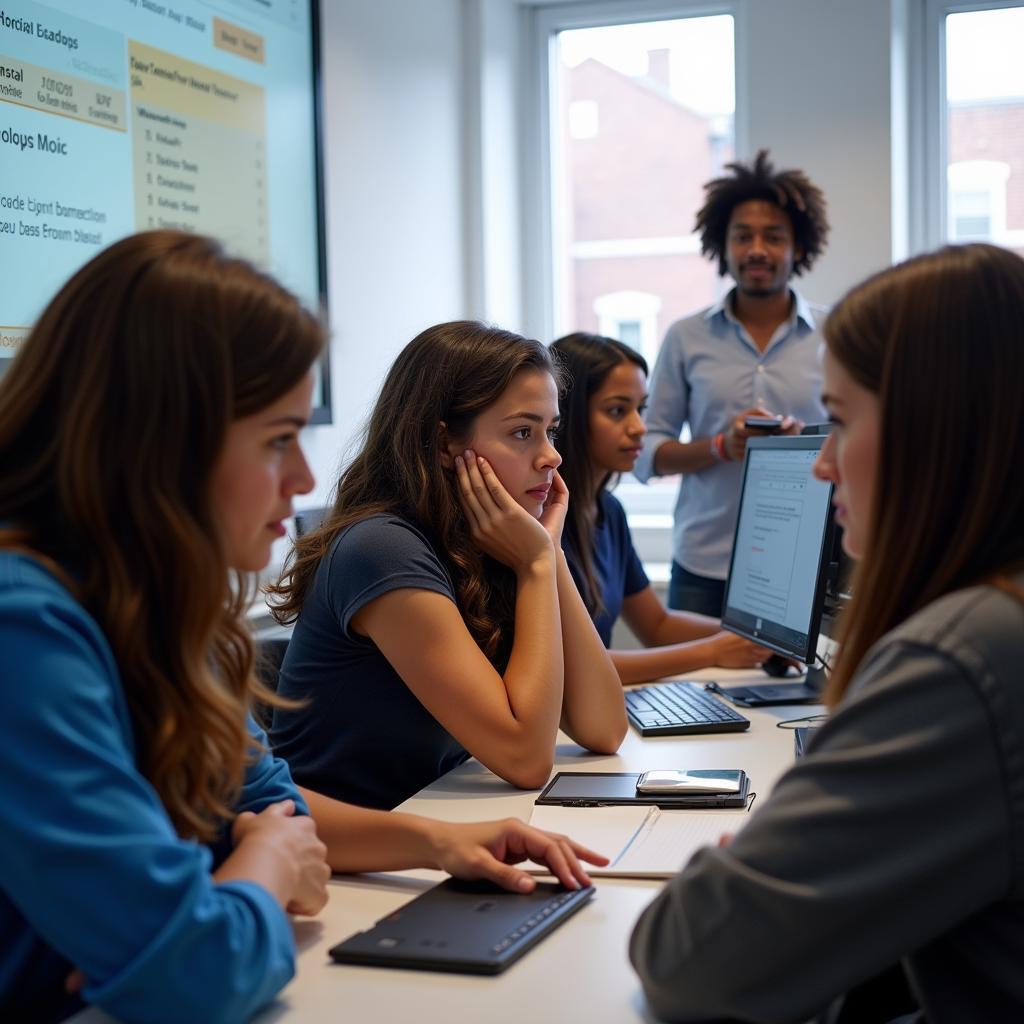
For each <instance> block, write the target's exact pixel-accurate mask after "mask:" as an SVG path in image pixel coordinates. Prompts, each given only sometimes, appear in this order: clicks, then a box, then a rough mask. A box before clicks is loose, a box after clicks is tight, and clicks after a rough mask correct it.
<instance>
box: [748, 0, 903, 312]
mask: <svg viewBox="0 0 1024 1024" xmlns="http://www.w3.org/2000/svg"><path fill="white" fill-rule="evenodd" d="M891 6H892V5H891V0H858V2H857V3H850V2H849V0H753V2H751V0H747V3H746V5H745V10H744V17H743V25H744V29H745V31H744V38H743V40H742V43H741V45H742V46H743V48H744V51H745V52H744V53H743V54H741V55H740V57H741V60H740V61H738V62H737V67H738V69H739V74H738V77H739V79H740V82H739V85H740V89H739V91H738V92H737V105H739V104H741V103H743V102H744V100H745V101H746V109H747V116H746V125H747V131H748V155H749V154H753V153H754V152H756V151H757V150H758V149H759V148H760V147H762V146H767V147H769V148H770V149H771V151H772V157H773V158H774V160H775V162H776V166H785V167H800V168H803V169H804V170H806V171H807V173H808V174H809V176H810V177H811V179H812V180H813V181H814V182H815V183H817V184H818V185H820V186H821V187H822V189H823V190H824V192H825V196H826V198H827V200H828V204H829V214H830V217H829V219H830V221H831V224H832V232H831V236H830V239H829V246H828V249H827V251H826V253H825V254H824V255H823V256H822V257H821V259H820V261H819V263H818V265H817V266H816V267H815V269H814V270H813V271H812V272H811V273H809V274H807V275H805V277H804V278H803V279H802V281H801V282H800V287H801V289H802V290H803V291H804V292H805V293H806V294H807V296H808V297H809V298H811V299H813V300H815V301H818V302H822V303H831V302H834V301H835V300H836V299H837V298H839V296H840V295H842V293H843V292H844V291H845V290H846V289H847V288H848V287H849V286H850V285H851V284H853V283H855V282H856V281H857V280H859V279H860V278H862V277H864V276H866V275H867V274H869V273H872V272H873V271H875V270H879V269H881V268H882V267H884V266H887V265H888V264H889V263H890V262H891V260H892V252H893V230H892V209H893V201H892V187H891V179H892V162H893V152H892V145H893V139H892V135H893V124H892V112H891V103H890V95H891V88H892V85H891V78H890V70H889V69H890V47H891V42H890V41H891V35H892V16H891V11H890V8H891ZM743 58H745V59H743Z"/></svg>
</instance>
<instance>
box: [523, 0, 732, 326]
mask: <svg viewBox="0 0 1024 1024" xmlns="http://www.w3.org/2000/svg"><path fill="white" fill-rule="evenodd" d="M746 2H747V0H584V2H576V3H574V2H567V3H553V4H543V5H538V6H533V7H531V9H530V14H529V22H528V29H527V39H528V57H529V59H528V61H527V67H528V75H529V88H528V90H527V92H528V102H527V104H526V106H525V111H524V139H525V145H524V147H523V152H524V153H525V154H527V156H526V158H525V166H524V168H523V188H524V200H525V202H524V209H525V210H527V211H529V213H528V214H527V216H526V217H525V219H524V224H523V239H524V243H525V244H524V252H528V253H530V254H531V257H530V259H527V260H524V266H523V281H524V286H525V288H524V294H525V299H526V301H525V307H526V308H525V311H524V312H525V321H526V323H527V324H529V325H530V330H531V332H532V333H533V334H534V335H535V336H536V337H540V338H554V337H555V333H554V332H555V324H556V323H558V322H560V320H561V318H560V316H559V315H558V314H559V312H560V310H559V309H557V308H556V306H557V304H558V303H559V302H560V301H561V300H562V295H560V294H559V291H560V290H559V289H556V288H555V268H556V267H557V265H558V264H557V259H556V254H557V253H558V252H559V251H560V249H561V245H562V238H561V235H560V232H559V225H558V224H557V223H556V222H555V217H554V210H555V205H554V204H555V199H556V197H555V183H556V182H557V181H558V180H559V177H560V174H559V173H556V171H560V168H556V167H555V166H554V165H555V161H556V160H557V158H558V154H557V153H556V151H555V147H554V146H553V145H552V134H551V129H552V123H551V110H552V107H553V101H554V99H555V98H556V97H555V95H554V94H553V91H552V78H553V76H552V73H551V72H552V67H553V62H554V60H555V56H556V51H555V44H556V36H557V35H558V33H559V32H564V31H567V30H571V29H585V28H599V27H602V26H612V25H631V24H634V23H637V22H642V21H672V20H675V19H682V18H701V17H710V16H716V15H729V16H731V17H732V19H733V47H734V60H735V69H736V71H735V75H736V80H735V91H736V111H735V113H734V115H733V137H734V145H735V151H736V152H737V153H745V152H746V151H747V149H748V148H749V137H750V133H749V128H748V124H747V119H746V118H747V112H746V109H745V104H742V103H741V101H740V97H741V96H745V95H746V60H745V59H744V57H745V54H746V48H745V46H746V32H745V29H746V18H745V7H746Z"/></svg>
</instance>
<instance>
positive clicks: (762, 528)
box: [722, 435, 832, 664]
mask: <svg viewBox="0 0 1024 1024" xmlns="http://www.w3.org/2000/svg"><path fill="white" fill-rule="evenodd" d="M824 441H825V437H824V436H823V435H818V436H801V437H763V438H752V439H751V440H750V441H748V442H747V454H746V457H745V460H744V466H743V482H742V485H741V491H740V504H739V514H738V516H737V519H736V534H735V537H734V540H733V548H732V559H731V561H730V565H729V578H728V580H727V581H726V588H725V607H724V610H723V614H722V625H723V626H724V627H726V628H727V629H730V630H732V631H733V632H734V633H739V634H740V635H741V636H745V637H749V638H750V639H751V640H756V641H757V642H758V643H761V644H763V645H764V646H765V647H770V648H771V649H772V650H775V651H778V652H779V653H781V654H785V655H788V656H789V657H792V658H796V659H799V660H800V661H803V662H806V663H807V664H811V663H812V662H813V661H814V656H815V652H816V648H817V641H818V627H819V624H820V622H821V613H822V607H823V602H824V595H825V584H826V580H827V577H828V574H829V566H830V560H831V554H832V485H831V484H829V483H824V482H822V481H820V480H817V479H815V477H814V475H813V474H812V472H811V467H812V466H813V465H814V460H815V459H816V458H817V455H818V451H819V450H820V448H821V445H822V443H823V442H824Z"/></svg>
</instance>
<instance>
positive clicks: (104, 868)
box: [0, 551, 305, 1021]
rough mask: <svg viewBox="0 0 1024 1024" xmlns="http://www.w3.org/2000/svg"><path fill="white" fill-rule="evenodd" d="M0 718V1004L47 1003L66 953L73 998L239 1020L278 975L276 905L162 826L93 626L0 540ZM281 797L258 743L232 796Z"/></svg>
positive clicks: (32, 1006) (280, 768)
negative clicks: (222, 876)
mask: <svg viewBox="0 0 1024 1024" xmlns="http://www.w3.org/2000/svg"><path fill="white" fill-rule="evenodd" d="M0 730H2V742H0V1018H2V1017H5V1015H6V1014H7V1013H12V1015H14V1016H17V1015H19V1014H20V1015H22V1016H29V1017H30V1019H45V1017H46V1016H47V1015H48V1014H49V1015H50V1016H59V1015H60V1014H61V1012H62V1010H61V1008H60V1006H59V1004H60V1002H61V1000H62V995H61V993H62V986H63V981H64V978H65V976H66V975H67V973H68V972H69V971H70V969H71V968H72V967H77V968H78V969H80V970H81V971H82V972H83V973H84V975H85V978H86V982H85V986H84V988H83V990H82V997H83V998H84V999H85V1000H86V1001H87V1002H89V1003H92V1004H96V1005H98V1006H100V1007H102V1008H103V1009H105V1010H106V1011H108V1012H109V1013H111V1014H113V1015H114V1016H115V1017H118V1018H120V1019H124V1020H131V1021H182V1020H206V1021H237V1020H244V1019H246V1018H248V1017H249V1016H250V1015H251V1014H252V1013H253V1012H254V1011H255V1010H257V1009H258V1008H259V1007H260V1006H262V1005H264V1004H265V1003H267V1002H268V1001H269V1000H270V999H272V998H273V996H274V995H275V994H276V993H277V992H278V991H279V990H280V989H281V988H282V986H284V985H285V984H286V983H287V982H288V981H289V979H290V978H291V977H292V975H293V973H294V957H295V947H294V939H293V935H292V929H291V925H290V923H289V921H288V918H287V915H286V914H285V913H284V911H283V910H282V909H281V908H280V907H279V906H278V904H277V902H276V901H275V900H274V898H273V897H272V896H271V895H270V893H269V892H268V891H267V890H266V889H264V888H263V887H262V886H260V885H257V884H255V883H252V882H245V881H233V882H227V883H223V884H215V883H214V881H213V879H212V878H211V874H210V871H211V866H212V861H213V857H212V854H211V852H210V850H209V849H207V847H205V846H203V845H202V844H200V843H197V842H192V841H187V840H183V839H181V838H179V837H178V836H177V835H176V833H175V831H174V828H173V826H172V824H171V821H170V819H169V818H168V816H167V813H166V812H165V810H164V808H163V806H162V804H161V802H160V800H159V798H158V797H157V794H156V792H155V790H154V789H153V787H152V786H151V785H150V784H149V782H148V781H147V780H146V779H145V778H144V777H143V776H142V775H141V773H140V772H139V770H138V767H137V766H136V755H135V744H134V738H133V733H132V727H131V721H130V718H129V714H128V706H127V703H126V700H125V696H124V691H123V688H122V685H121V681H120V675H119V673H118V668H117V665H116V664H115V662H114V659H113V655H112V653H111V650H110V647H109V645H108V644H107V641H106V639H105V637H104V635H103V633H102V632H101V630H100V629H99V626H98V625H97V624H96V622H95V621H94V620H93V619H92V618H91V617H90V616H89V615H88V614H87V613H86V611H85V610H84V609H83V608H82V607H81V605H80V604H78V603H77V602H76V601H75V599H74V598H73V597H72V596H71V594H70V593H69V592H68V591H67V590H66V589H65V588H64V587H63V586H62V585H61V584H60V583H59V582H58V581H57V580H56V579H55V578H54V577H53V576H52V575H50V574H49V573H48V572H46V571H45V570H44V569H43V568H42V567H41V566H40V565H39V564H38V563H37V562H35V561H34V560H32V559H29V558H26V557H23V556H20V555H17V554H13V553H11V552H3V551H0ZM250 731H251V733H252V735H253V738H254V741H255V742H257V743H263V742H264V740H263V735H262V733H261V732H260V731H259V730H258V729H257V728H256V726H255V724H254V723H252V722H251V721H250ZM286 798H291V799H294V800H296V801H297V802H298V806H299V808H300V809H301V810H303V811H305V805H304V804H302V802H301V799H300V798H299V797H298V793H297V791H296V789H295V786H294V784H293V783H292V780H291V776H290V774H289V772H288V768H287V766H286V765H285V764H284V762H283V761H280V760H277V759H275V758H274V757H272V756H271V755H270V754H269V753H264V754H262V755H261V756H260V757H259V758H258V760H256V762H255V763H254V764H252V765H251V766H250V767H249V769H248V771H247V774H246V777H245V783H244V789H243V790H242V792H241V794H240V798H239V800H238V803H237V810H239V811H243V810H251V811H256V812H258V811H260V810H262V809H263V808H264V807H266V806H267V805H268V804H270V803H274V802H276V801H278V800H283V799H286ZM64 1009H66V1007H65V1008H64Z"/></svg>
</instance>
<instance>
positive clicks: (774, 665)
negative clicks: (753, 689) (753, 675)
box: [761, 654, 792, 677]
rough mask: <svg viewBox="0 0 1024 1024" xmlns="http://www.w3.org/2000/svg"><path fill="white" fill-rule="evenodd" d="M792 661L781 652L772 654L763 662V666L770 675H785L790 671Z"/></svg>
mask: <svg viewBox="0 0 1024 1024" xmlns="http://www.w3.org/2000/svg"><path fill="white" fill-rule="evenodd" d="M791 665H792V662H791V661H789V659H788V658H784V657H783V656H782V655H781V654H772V655H770V656H769V657H768V658H767V659H766V660H765V661H762V662H761V668H763V669H764V670H765V672H767V673H768V675H770V676H775V677H778V676H784V675H786V673H787V672H789V669H790V666H791Z"/></svg>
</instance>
